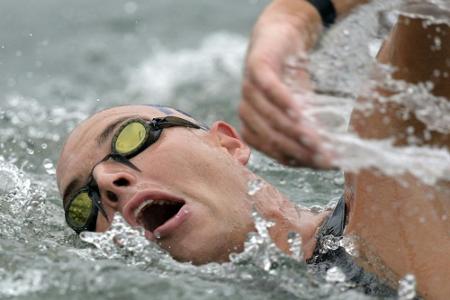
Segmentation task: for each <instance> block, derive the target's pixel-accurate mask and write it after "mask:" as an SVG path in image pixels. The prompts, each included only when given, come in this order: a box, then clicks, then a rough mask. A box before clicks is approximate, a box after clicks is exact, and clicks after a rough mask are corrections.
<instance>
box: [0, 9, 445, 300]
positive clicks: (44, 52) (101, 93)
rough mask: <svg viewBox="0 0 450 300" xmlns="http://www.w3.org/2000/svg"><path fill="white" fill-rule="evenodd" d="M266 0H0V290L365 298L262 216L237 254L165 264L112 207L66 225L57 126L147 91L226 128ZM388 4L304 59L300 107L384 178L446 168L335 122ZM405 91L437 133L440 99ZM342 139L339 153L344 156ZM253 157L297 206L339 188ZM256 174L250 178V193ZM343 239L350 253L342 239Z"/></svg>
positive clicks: (364, 66) (331, 176)
mask: <svg viewBox="0 0 450 300" xmlns="http://www.w3.org/2000/svg"><path fill="white" fill-rule="evenodd" d="M268 2H269V1H253V0H249V1H238V0H232V1H231V0H228V1H211V0H178V1H175V0H153V1H137V0H135V1H126V0H110V1H107V3H106V2H105V1H100V0H89V1H87V0H83V1H72V2H67V1H66V2H65V3H62V2H61V1H59V0H40V1H31V0H3V1H1V3H0V28H2V29H1V30H0V74H1V76H0V88H1V90H2V93H1V96H0V298H1V299H12V298H14V299H62V298H64V299H148V298H151V299H177V298H179V299H230V298H231V299H291V298H305V299H317V298H331V299H362V298H366V297H367V296H365V295H364V294H362V293H360V292H358V291H356V290H354V289H352V284H351V283H349V282H347V281H346V280H345V275H344V274H342V272H340V270H339V269H334V268H332V269H330V270H328V272H327V274H326V276H325V278H324V279H323V280H322V279H320V278H318V277H316V276H315V275H314V274H312V273H311V270H310V269H309V267H308V266H307V265H306V264H305V263H304V262H302V259H301V257H302V254H301V252H300V251H299V249H300V245H298V244H296V242H295V241H296V240H298V239H296V238H295V236H292V237H291V241H292V244H291V250H292V252H293V253H294V255H293V256H291V257H289V256H286V255H284V254H283V253H281V252H280V251H279V250H277V248H276V247H275V246H274V244H273V243H272V241H271V240H270V238H269V236H268V235H267V227H269V226H270V224H269V223H268V222H266V221H265V220H263V219H261V218H260V216H258V215H257V214H255V215H254V218H255V221H256V224H257V232H256V233H252V234H250V235H249V238H248V241H247V243H246V247H245V251H244V252H243V253H240V254H235V255H232V257H231V261H230V262H229V263H226V264H222V265H219V264H209V265H206V266H201V267H195V266H192V265H190V264H182V263H178V262H175V261H174V260H173V259H171V258H170V256H168V255H167V254H166V253H164V252H163V251H161V250H160V249H158V247H157V246H155V245H154V244H152V243H149V242H148V241H147V240H145V239H144V238H143V237H142V233H141V232H140V231H139V230H136V229H133V228H130V227H129V226H127V224H126V223H124V221H123V219H121V217H120V216H116V218H115V220H114V224H113V226H112V227H111V229H110V230H109V231H108V232H106V233H104V234H95V233H85V234H82V236H81V239H80V238H78V237H76V236H75V235H74V234H73V233H72V231H71V230H70V229H69V228H67V227H66V225H65V224H64V218H63V215H64V214H63V210H62V207H61V201H60V199H59V196H58V192H57V188H56V184H55V164H56V159H57V155H58V153H59V150H60V147H61V145H62V142H63V140H64V138H65V136H66V135H67V134H68V132H69V131H70V130H71V129H72V128H74V126H75V125H76V124H77V123H78V122H79V121H81V120H82V119H84V118H86V117H87V116H89V115H90V114H92V113H93V112H94V111H97V110H99V109H101V108H105V107H110V106H113V105H116V104H124V103H132V104H137V103H159V104H167V105H172V106H175V107H178V108H180V109H183V110H185V111H189V112H191V113H193V115H194V116H195V117H197V118H198V119H201V120H204V121H205V122H207V123H208V122H211V121H213V120H216V119H225V120H228V121H230V122H231V123H233V124H235V125H237V124H238V122H237V119H236V116H235V108H236V107H237V103H238V100H239V89H240V88H239V84H240V76H241V69H242V62H243V56H244V52H245V48H246V43H247V36H248V34H249V30H250V28H251V26H252V24H253V22H254V20H255V17H256V16H257V15H258V13H259V12H260V10H261V9H262V7H264V6H265V5H266V4H267V3H268ZM397 3H398V2H397V1H393V2H391V3H389V4H380V3H374V4H371V5H369V6H365V7H363V8H362V9H361V10H359V12H358V13H356V14H354V15H352V16H351V17H349V18H348V19H346V20H345V21H344V22H342V23H341V24H339V25H338V26H336V27H335V28H334V29H332V30H331V31H330V32H328V33H327V34H326V36H325V37H324V38H323V39H322V41H321V45H320V47H319V49H318V51H317V52H316V53H315V54H313V55H312V57H311V69H312V70H314V74H313V75H314V79H315V81H316V83H317V88H318V90H319V91H320V93H322V94H323V96H322V97H319V98H318V99H315V100H316V106H314V107H313V109H312V110H311V113H312V114H314V117H318V118H319V119H321V121H323V122H322V124H325V125H327V124H329V125H330V126H329V127H330V129H327V130H326V134H329V136H331V137H334V140H333V142H335V143H336V144H337V145H340V147H341V148H342V149H343V150H342V153H343V154H344V155H341V157H340V160H339V165H340V166H341V167H343V169H346V170H357V169H360V168H363V167H368V166H371V165H370V164H371V163H372V162H373V161H378V162H380V161H381V162H382V163H381V165H382V170H383V172H386V173H387V174H398V173H396V172H405V171H410V172H412V173H413V174H415V175H417V176H418V177H419V178H422V179H423V180H424V181H426V183H433V182H435V181H436V180H438V179H449V178H450V175H449V168H448V166H449V162H450V158H449V153H448V151H444V150H438V149H431V148H424V147H419V146H417V147H408V148H404V149H397V148H394V147H393V146H392V145H391V144H390V142H389V141H373V142H370V143H369V142H364V141H361V140H359V139H358V138H356V137H355V136H352V135H348V134H345V133H344V132H345V129H346V118H342V116H343V115H345V114H347V115H348V113H349V111H350V110H351V107H352V106H353V101H352V99H354V98H355V96H356V94H358V93H359V92H360V91H361V86H363V82H365V81H366V79H367V78H368V74H369V70H370V68H371V67H372V62H373V56H374V51H376V49H377V48H378V46H379V44H380V39H381V38H382V36H383V35H384V34H385V33H386V32H387V31H388V30H389V26H390V25H391V24H392V23H393V20H395V14H392V13H391V11H392V8H393V7H395V5H396V4H397ZM443 3H444V2H443ZM443 5H445V3H444V4H443ZM380 21H381V22H380ZM387 83H391V84H392V82H391V81H388V82H387ZM399 84H404V83H395V84H394V85H393V88H396V87H397V88H399V89H400V88H401V87H399V86H398V85H399ZM402 90H405V89H404V88H403V87H402ZM406 90H407V91H408V93H409V95H410V96H413V97H409V98H408V99H411V98H412V99H413V100H411V101H410V102H409V105H411V108H412V109H414V110H417V111H420V110H421V109H422V113H421V114H420V115H421V116H422V118H421V120H422V121H424V122H425V123H426V124H427V125H428V126H430V128H433V129H436V128H439V129H441V130H444V132H446V133H448V131H449V128H448V125H449V124H450V122H448V116H449V115H450V114H449V108H448V103H447V104H442V103H443V102H442V101H441V100H442V99H438V98H436V97H434V98H433V99H434V100H435V101H433V103H436V105H437V106H439V105H444V106H443V109H444V110H441V111H443V112H444V114H443V117H445V118H446V119H442V118H438V116H436V115H433V111H429V110H425V109H424V108H421V107H420V103H421V101H420V97H429V95H428V90H427V86H425V85H423V86H412V87H410V88H407V89H406ZM404 98H405V97H403V98H402V97H401V96H398V97H397V98H395V99H389V101H402V99H404ZM415 100H417V101H415ZM444 103H445V102H444ZM319 104H320V105H319ZM445 105H447V106H445ZM439 120H441V121H442V120H447V121H442V122H441V123H439V122H438V121H439ZM324 128H328V127H327V126H325V127H324ZM331 128H332V129H333V130H331ZM338 148H339V147H338ZM349 148H351V149H352V152H351V156H350V155H347V156H346V155H345V153H350V152H348V151H347V150H348V149H349ZM374 155H376V157H374ZM367 157H371V160H368V159H367ZM350 158H351V159H350ZM399 158H401V159H399ZM251 168H252V169H253V170H254V171H255V172H257V173H258V174H260V175H262V176H263V177H265V178H266V179H267V180H269V181H271V182H273V183H274V184H275V185H276V186H277V187H279V188H280V189H281V190H282V191H283V192H284V193H285V194H287V195H288V196H289V197H290V198H291V199H294V200H295V201H296V202H297V203H299V204H302V205H305V206H310V207H313V206H314V207H315V209H321V208H324V207H325V206H327V205H328V204H329V202H330V200H333V199H336V198H337V197H339V195H340V194H341V193H342V187H343V178H342V175H341V174H340V173H339V172H334V171H332V172H315V171H311V170H293V169H286V168H284V167H282V166H280V165H278V164H276V163H274V162H273V161H271V160H269V159H267V158H265V157H263V156H261V155H259V154H258V153H255V154H254V155H253V156H252V159H251ZM263 185H264V182H250V183H249V194H255V193H257V192H258V190H259V189H260V188H262V187H263ZM342 242H343V243H346V241H342ZM349 245H350V246H349ZM344 246H346V245H344ZM330 247H333V245H330ZM346 247H347V248H349V251H350V252H351V250H352V249H351V242H349V243H348V245H347V246H346ZM414 284H415V283H414V278H413V277H412V278H411V276H410V277H408V278H405V279H404V280H403V281H402V282H401V284H400V286H401V287H402V290H401V291H399V296H401V297H403V298H404V299H410V298H411V295H414Z"/></svg>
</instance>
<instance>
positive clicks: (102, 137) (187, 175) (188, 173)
mask: <svg viewBox="0 0 450 300" xmlns="http://www.w3.org/2000/svg"><path fill="white" fill-rule="evenodd" d="M168 115H173V116H177V117H180V118H183V119H186V120H189V121H191V122H194V123H196V121H195V120H193V119H192V118H191V117H189V116H187V115H185V114H183V113H181V112H179V111H176V110H172V109H168V108H159V107H151V106H140V105H135V106H121V107H115V108H111V109H108V110H105V111H101V112H99V113H97V114H95V115H94V116H92V117H91V118H89V119H88V120H86V121H84V122H83V123H82V124H80V125H79V126H78V127H77V128H76V129H75V130H74V131H73V132H72V133H71V134H70V136H69V138H68V139H67V141H66V144H65V146H64V148H63V151H62V153H61V157H60V160H59V162H58V168H57V180H58V187H59V189H60V192H61V194H62V195H63V197H64V199H63V200H64V203H67V201H69V199H70V198H71V196H72V195H74V193H76V192H77V191H79V190H80V189H81V188H82V187H83V186H85V185H86V183H87V182H88V180H89V176H90V175H92V179H93V180H94V181H95V183H96V185H97V187H98V192H99V195H100V198H101V200H100V201H101V205H102V207H103V208H104V210H105V212H106V216H107V218H105V217H104V216H103V215H102V214H98V218H97V222H96V228H97V231H104V230H106V229H107V228H108V226H109V221H108V220H112V218H113V215H114V213H115V212H119V213H121V214H122V216H123V217H124V218H125V219H126V221H127V222H128V223H129V224H130V225H132V226H139V225H144V227H145V228H146V236H147V238H149V239H155V240H157V241H158V242H159V243H160V245H161V246H162V247H163V248H164V249H166V250H168V251H169V252H170V253H171V255H172V256H174V257H175V258H176V259H179V260H183V261H193V262H194V263H198V264H200V263H205V262H208V261H223V260H226V259H227V257H228V254H229V253H230V252H234V251H238V250H240V248H241V247H242V244H243V241H244V240H245V237H246V233H247V232H248V231H250V230H251V229H252V228H253V222H252V219H251V217H250V211H251V204H250V201H248V197H249V196H248V195H247V181H248V180H249V178H251V177H252V176H253V175H252V174H251V173H250V171H248V169H247V168H246V167H245V165H246V164H247V161H248V159H249V156H250V150H249V148H248V147H247V146H246V145H245V144H244V143H243V142H242V141H241V139H240V138H239V136H238V134H237V133H236V131H235V130H234V129H233V128H232V127H231V126H230V125H228V124H227V123H225V122H220V121H219V122H216V123H214V124H213V125H212V127H211V128H210V129H209V130H201V129H194V128H186V127H171V128H166V129H163V131H162V133H161V136H160V137H159V139H158V140H157V141H156V142H155V143H154V144H152V145H150V146H149V147H147V148H145V149H144V150H143V151H141V152H139V153H138V154H137V155H135V156H133V157H130V159H129V160H130V162H131V163H132V165H133V166H135V167H136V168H132V167H130V165H128V164H123V163H120V162H118V161H116V160H106V161H102V159H103V158H104V157H105V156H106V155H107V154H110V153H111V143H112V139H113V137H114V135H115V134H116V132H117V130H118V129H119V128H120V127H121V125H122V124H124V123H125V122H127V121H128V120H130V119H135V118H138V119H142V120H151V119H153V118H160V117H165V116H168ZM101 161H102V162H101ZM99 162H100V163H99ZM151 200H153V201H151ZM155 235H156V236H155ZM157 237H159V238H157Z"/></svg>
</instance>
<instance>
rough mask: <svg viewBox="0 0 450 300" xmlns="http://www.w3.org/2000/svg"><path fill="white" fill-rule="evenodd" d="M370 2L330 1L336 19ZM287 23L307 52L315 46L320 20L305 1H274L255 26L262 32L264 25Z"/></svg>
mask: <svg viewBox="0 0 450 300" xmlns="http://www.w3.org/2000/svg"><path fill="white" fill-rule="evenodd" d="M369 1H370V0H332V3H333V5H334V7H335V9H336V16H337V18H342V17H344V16H346V15H347V14H348V13H349V12H350V11H351V10H352V9H354V8H355V7H357V6H358V5H360V4H364V3H367V2H369ZM277 22H280V23H284V24H286V23H288V24H290V25H291V26H292V28H293V30H295V31H297V33H298V34H301V35H302V41H303V46H304V48H305V50H308V49H310V48H312V47H314V45H315V44H316V41H317V39H318V37H319V36H320V33H321V32H322V30H323V26H322V19H321V17H320V13H319V12H318V11H317V9H316V8H315V7H314V6H313V5H312V4H311V3H310V2H308V1H306V0H274V1H272V3H271V4H269V5H268V6H267V7H266V9H265V10H264V12H263V13H262V14H261V17H260V18H259V20H258V24H259V25H262V26H256V28H259V29H261V30H264V26H263V25H264V24H274V23H277Z"/></svg>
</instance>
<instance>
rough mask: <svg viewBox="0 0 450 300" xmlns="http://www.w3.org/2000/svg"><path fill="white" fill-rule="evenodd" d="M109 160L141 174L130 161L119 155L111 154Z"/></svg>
mask: <svg viewBox="0 0 450 300" xmlns="http://www.w3.org/2000/svg"><path fill="white" fill-rule="evenodd" d="M110 158H111V159H112V160H114V161H116V162H118V163H121V164H124V165H126V166H127V167H130V168H131V169H133V170H135V171H138V172H141V170H139V168H138V167H136V166H135V165H134V164H133V163H132V162H131V161H129V160H128V159H127V158H126V157H125V156H123V155H120V154H117V153H116V154H111V155H110Z"/></svg>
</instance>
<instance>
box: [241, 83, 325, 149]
mask: <svg viewBox="0 0 450 300" xmlns="http://www.w3.org/2000/svg"><path fill="white" fill-rule="evenodd" d="M243 94H244V95H243V96H244V97H247V98H244V99H243V101H247V102H248V103H249V104H250V105H251V106H252V108H253V110H255V111H256V112H257V113H258V114H259V115H260V116H261V117H262V118H263V119H264V120H265V122H266V123H268V124H269V126H270V127H272V128H273V129H274V130H276V131H278V132H279V134H283V135H286V136H287V137H288V138H290V139H292V140H293V141H295V142H298V143H300V144H301V145H302V146H303V147H306V148H309V149H310V150H311V151H318V149H319V144H320V137H319V135H318V134H316V133H315V132H314V130H311V128H308V127H305V128H303V127H302V126H301V125H302V124H301V123H300V122H299V120H296V121H292V120H291V119H288V118H287V117H286V116H285V114H284V113H283V112H282V111H280V109H279V108H278V107H276V106H275V105H273V104H272V103H271V102H270V101H268V100H267V99H266V98H265V97H264V96H263V95H262V94H261V93H260V92H259V91H258V90H257V89H255V88H254V87H253V86H252V85H251V84H246V86H245V87H244V93H243ZM250 98H251V100H247V99H250Z"/></svg>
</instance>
